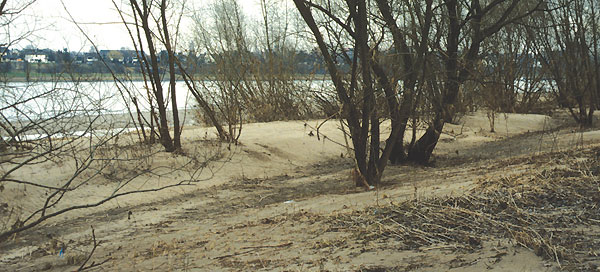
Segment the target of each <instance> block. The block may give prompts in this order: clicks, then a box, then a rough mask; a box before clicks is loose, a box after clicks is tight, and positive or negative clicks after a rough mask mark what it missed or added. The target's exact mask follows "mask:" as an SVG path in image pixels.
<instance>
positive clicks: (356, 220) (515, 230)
mask: <svg viewBox="0 0 600 272" xmlns="http://www.w3.org/2000/svg"><path fill="white" fill-rule="evenodd" d="M598 151H600V149H598V150H597V149H588V150H584V151H573V152H570V153H566V154H565V153H555V154H551V155H550V156H552V158H551V159H550V160H548V158H544V159H543V161H544V163H545V164H547V165H545V166H546V167H544V168H547V169H548V170H542V171H539V172H535V173H532V172H525V173H519V174H517V175H515V176H511V177H509V178H506V177H505V178H497V179H493V180H485V181H481V182H480V183H479V184H477V186H476V187H475V188H473V189H471V190H470V191H468V192H466V193H465V194H464V195H461V196H448V197H437V198H431V199H425V200H424V199H413V200H407V201H404V202H401V203H397V204H392V205H389V206H385V207H371V208H369V209H367V210H364V211H356V212H354V213H351V214H347V215H339V216H337V217H335V218H333V219H331V221H330V224H332V225H333V226H332V227H333V228H335V229H347V230H349V231H351V232H352V233H355V235H357V237H361V239H363V240H365V241H373V240H383V241H385V240H389V239H394V240H396V241H400V242H401V246H400V248H398V250H426V249H427V248H431V247H432V246H433V247H436V248H437V247H438V246H443V247H444V248H448V249H451V250H453V251H467V252H473V251H475V250H478V249H480V248H481V247H482V242H483V241H489V240H498V239H506V238H508V239H509V240H510V241H512V243H514V244H515V245H518V246H522V247H525V248H528V249H530V250H532V251H533V252H535V253H536V254H537V255H538V256H541V257H544V258H547V259H549V260H552V261H554V262H556V264H557V265H558V266H559V267H561V268H562V269H565V270H577V271H581V270H594V271H596V270H595V269H598V268H599V266H600V257H599V254H600V212H599V210H600V160H599V159H598V158H597V156H596V153H597V152H598ZM553 161H554V162H555V163H558V161H560V164H556V165H550V167H548V166H549V165H548V164H551V163H552V162H553ZM541 168H542V167H541Z"/></svg>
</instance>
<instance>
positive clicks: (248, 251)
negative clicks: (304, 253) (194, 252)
mask: <svg viewBox="0 0 600 272" xmlns="http://www.w3.org/2000/svg"><path fill="white" fill-rule="evenodd" d="M290 245H292V242H289V243H285V244H281V245H266V246H247V247H242V249H249V250H246V251H241V252H235V253H233V254H227V255H223V256H219V257H215V258H213V259H215V260H221V259H225V258H229V257H234V256H238V255H243V254H246V253H250V252H252V251H255V250H257V249H261V248H278V247H286V246H290Z"/></svg>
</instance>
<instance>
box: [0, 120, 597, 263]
mask: <svg viewBox="0 0 600 272" xmlns="http://www.w3.org/2000/svg"><path fill="white" fill-rule="evenodd" d="M322 122H323V120H310V121H289V122H272V123H254V124H245V125H244V127H243V132H242V137H241V138H240V144H239V145H218V144H216V142H215V141H214V139H215V132H214V130H213V129H211V128H204V127H194V126H188V127H186V129H185V130H184V134H183V142H184V143H183V145H184V150H185V153H186V156H173V155H171V154H167V153H164V152H161V151H160V147H159V146H155V147H153V148H139V147H136V145H131V143H132V142H133V141H135V138H136V137H137V136H136V135H134V134H128V136H127V137H120V139H119V140H118V141H116V142H115V143H114V144H113V145H112V146H107V147H106V150H104V151H103V152H105V154H112V153H111V152H115V154H119V155H120V156H126V155H127V156H130V157H131V158H144V155H149V154H152V157H151V158H145V159H144V160H143V162H139V161H135V162H127V163H120V164H118V163H112V164H111V165H110V167H109V168H106V169H105V170H103V171H104V172H103V173H104V174H103V175H100V176H98V177H94V178H93V179H92V180H91V181H90V182H89V184H86V185H85V186H82V187H81V188H80V189H79V190H77V192H76V193H75V192H74V193H73V194H70V195H69V197H68V198H65V199H64V200H63V201H62V202H61V203H60V204H59V206H58V208H63V207H68V206H71V205H78V204H84V203H89V202H90V201H95V200H99V199H101V198H102V197H105V196H107V195H110V194H111V193H112V192H113V190H114V188H115V186H116V184H118V183H119V182H122V179H123V178H124V177H123V176H120V175H122V174H123V173H125V172H127V171H126V170H131V169H135V168H144V169H145V168H149V169H154V171H155V172H156V173H158V175H146V174H142V175H140V176H139V177H137V178H136V179H135V180H134V181H132V182H131V184H129V185H128V186H127V187H125V188H124V190H135V189H138V190H139V189H148V188H156V187H160V186H165V185H168V184H174V183H177V182H180V181H182V180H188V179H194V180H195V182H194V183H193V184H192V185H187V186H179V187H175V188H172V189H167V190H162V191H159V192H152V193H145V194H133V195H128V196H124V197H121V198H118V199H116V200H112V201H109V202H108V203H106V204H104V205H102V206H100V207H95V208H90V209H85V210H78V211H74V212H70V213H66V214H64V215H61V216H59V217H56V218H52V219H50V220H48V221H47V222H45V223H43V224H42V225H40V226H38V227H35V228H33V229H32V230H29V231H26V232H23V233H21V234H18V235H16V236H14V237H12V238H11V239H10V241H7V242H4V243H1V244H0V271H38V270H50V271H71V270H75V269H77V267H79V264H80V263H81V262H82V261H83V260H85V258H86V257H87V255H88V253H89V252H90V250H91V248H92V244H91V227H93V228H94V230H95V236H96V238H97V241H100V242H101V244H100V246H99V247H98V248H97V249H96V251H95V253H94V255H93V256H92V259H91V260H90V262H88V264H91V263H92V262H95V263H102V264H101V265H100V266H98V267H96V268H94V269H96V270H100V271H257V270H261V271H324V270H329V271H361V270H362V271H388V270H389V271H408V270H410V271H445V270H450V269H454V271H483V270H490V271H555V270H558V269H559V267H560V266H559V264H558V263H557V262H555V261H553V260H548V259H545V258H542V257H540V256H538V255H536V254H535V252H534V251H533V250H531V249H528V248H525V247H522V246H519V245H517V244H515V243H512V242H510V241H508V240H507V239H497V240H490V241H485V243H484V244H483V246H482V247H481V248H480V249H478V250H476V251H474V252H461V251H453V250H448V248H447V247H445V245H439V246H435V247H430V248H422V249H420V250H401V249H399V248H401V246H400V245H399V244H398V243H399V242H397V241H396V242H395V241H394V240H393V239H392V240H373V241H364V240H362V239H360V237H358V238H357V237H355V235H353V234H352V233H351V232H348V231H345V230H335V229H332V225H331V220H332V218H335V217H336V216H341V215H347V214H350V213H353V212H357V211H359V212H360V211H364V210H365V209H367V208H370V207H377V206H386V205H391V204H393V203H398V202H401V201H404V200H410V199H427V198H431V197H443V196H451V195H460V194H464V193H465V192H467V191H469V190H470V189H472V188H473V187H474V186H476V184H477V183H478V182H480V181H481V180H483V179H494V178H499V177H504V176H511V175H516V174H522V173H529V172H535V171H542V170H543V169H542V168H543V167H548V168H550V167H555V166H556V165H546V166H540V165H532V164H528V163H512V162H513V161H515V160H516V161H519V159H522V158H530V157H532V156H539V155H540V154H554V153H556V152H561V151H565V150H573V149H585V148H590V147H593V146H596V145H597V144H598V143H600V133H599V132H598V131H596V130H593V129H592V130H586V131H579V130H577V129H575V126H574V125H573V124H572V122H570V121H569V119H568V118H567V117H566V116H565V115H564V114H557V115H555V116H553V117H550V116H544V115H524V114H498V119H497V120H496V132H495V133H491V132H489V130H490V129H489V123H488V119H487V116H486V114H485V113H482V112H478V113H474V114H469V115H466V116H465V117H463V118H462V119H461V121H460V122H459V124H448V125H447V126H446V128H445V133H444V134H443V135H442V138H441V141H440V143H439V144H438V147H437V148H436V151H435V152H434V158H433V160H434V167H421V166H413V165H398V166H396V165H391V166H388V168H387V169H386V172H385V174H384V180H383V183H382V186H381V187H380V188H378V189H377V190H372V191H365V189H363V188H355V187H354V186H353V182H352V180H351V175H350V173H351V169H352V167H353V162H352V160H351V159H349V156H348V150H347V149H346V147H345V146H344V143H345V140H344V137H343V134H342V133H341V131H340V129H339V126H340V123H339V121H335V120H330V121H328V122H325V123H324V124H323V125H322V126H321V127H320V129H319V131H318V133H317V130H316V127H318V126H319V125H321V123H322ZM384 131H385V129H384ZM420 133H422V131H420ZM406 138H407V139H410V135H407V137H406ZM216 154H218V156H215V158H218V159H217V160H216V161H211V162H210V163H209V164H208V165H204V167H203V165H202V164H201V163H190V162H191V161H194V162H202V161H203V160H204V159H205V158H206V157H210V156H213V155H216ZM508 162H511V163H508ZM74 167H75V166H74V164H73V163H72V162H69V161H63V162H46V163H43V164H40V165H35V166H31V167H26V168H24V169H23V170H22V171H20V172H18V173H15V175H17V176H18V177H21V178H25V177H26V178H28V179H29V180H31V181H33V182H40V183H44V184H56V183H57V182H58V181H62V180H64V179H67V178H69V177H70V176H71V175H72V174H73V171H74V169H75V168H74ZM173 169H176V170H173ZM200 170H202V171H200ZM45 194H46V191H45V190H41V189H35V188H31V187H24V186H23V185H19V186H14V185H5V189H4V190H3V191H2V192H0V196H1V197H0V205H2V204H3V203H7V204H8V205H9V207H19V209H20V210H22V211H24V212H28V211H33V210H35V209H36V208H39V207H40V205H43V200H44V198H43V197H44V195H45ZM0 212H1V211H0ZM3 215H6V213H4V214H3ZM0 227H2V226H1V225H0ZM61 248H66V251H65V255H64V256H62V257H61V256H59V251H60V249H61ZM499 253H501V254H499Z"/></svg>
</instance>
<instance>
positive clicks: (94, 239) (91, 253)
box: [77, 226, 110, 271]
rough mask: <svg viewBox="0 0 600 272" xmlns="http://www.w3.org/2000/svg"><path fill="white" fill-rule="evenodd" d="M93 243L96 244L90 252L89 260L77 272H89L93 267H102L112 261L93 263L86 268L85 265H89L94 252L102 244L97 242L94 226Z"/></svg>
mask: <svg viewBox="0 0 600 272" xmlns="http://www.w3.org/2000/svg"><path fill="white" fill-rule="evenodd" d="M92 242H93V244H94V247H92V251H91V252H90V254H88V256H87V259H85V261H84V262H83V263H82V264H81V266H80V267H79V268H78V269H77V271H85V270H88V269H90V268H93V267H97V266H100V265H102V264H104V263H106V262H108V261H109V260H110V258H108V259H106V260H104V261H102V262H101V263H95V262H92V263H91V264H90V265H89V266H87V267H85V265H86V264H87V262H89V261H90V259H91V258H92V256H93V255H94V252H95V251H96V248H98V246H99V245H100V244H101V243H102V242H97V241H96V232H95V230H94V226H92Z"/></svg>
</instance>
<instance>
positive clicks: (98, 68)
mask: <svg viewBox="0 0 600 272" xmlns="http://www.w3.org/2000/svg"><path fill="white" fill-rule="evenodd" d="M0 54H1V55H2V60H1V62H0V72H1V73H2V74H4V75H7V76H9V77H11V76H12V77H16V78H17V80H18V78H24V79H30V78H32V77H34V78H39V77H41V76H44V75H46V76H48V75H49V74H65V73H67V74H70V73H75V74H112V73H114V74H139V73H140V69H141V67H140V58H144V57H145V58H149V56H142V55H140V53H139V52H137V51H135V50H129V49H120V50H99V51H95V50H90V52H71V51H68V50H67V49H66V48H65V49H63V50H51V49H37V48H27V49H22V50H18V49H7V48H1V47H0ZM222 54H227V55H229V57H230V56H232V55H233V56H235V55H244V57H247V56H252V57H253V58H254V59H253V60H252V63H254V64H255V65H256V66H257V68H258V69H259V70H260V67H261V66H263V65H267V64H266V58H265V54H266V53H263V52H245V54H240V53H237V52H226V53H222ZM175 56H176V58H177V59H178V61H180V62H181V63H182V64H184V65H185V66H187V68H188V70H189V71H194V72H195V73H196V74H204V75H207V76H209V75H214V74H215V73H218V71H217V70H218V69H217V68H216V67H215V65H216V62H215V61H214V60H215V59H219V58H222V57H223V56H220V55H208V54H205V53H196V52H185V53H183V52H179V53H177V54H176V55H175ZM168 58H169V57H168V54H167V51H165V50H163V51H161V52H160V53H159V54H158V61H159V63H160V69H161V70H163V69H166V68H167V67H168ZM282 59H285V62H280V63H279V64H280V65H282V66H285V69H286V70H290V68H292V69H291V70H292V71H291V72H293V73H295V74H299V75H306V74H325V73H326V70H325V68H324V65H323V60H322V57H321V55H320V52H318V51H316V50H313V51H297V52H294V53H293V57H290V56H285V57H282ZM161 72H162V71H161Z"/></svg>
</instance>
